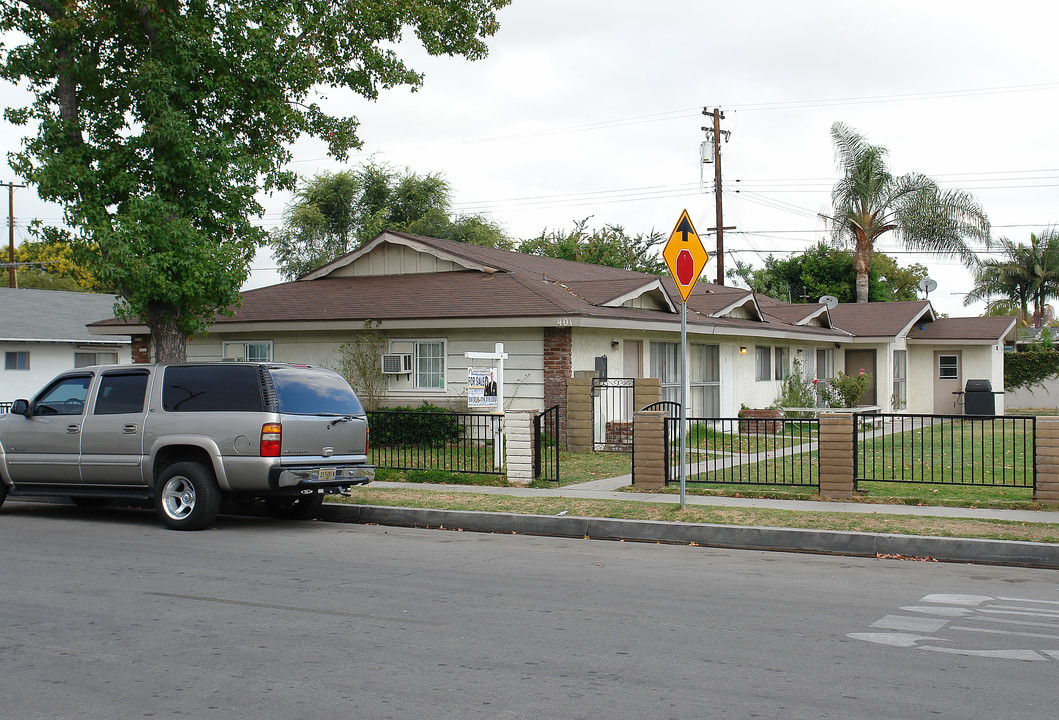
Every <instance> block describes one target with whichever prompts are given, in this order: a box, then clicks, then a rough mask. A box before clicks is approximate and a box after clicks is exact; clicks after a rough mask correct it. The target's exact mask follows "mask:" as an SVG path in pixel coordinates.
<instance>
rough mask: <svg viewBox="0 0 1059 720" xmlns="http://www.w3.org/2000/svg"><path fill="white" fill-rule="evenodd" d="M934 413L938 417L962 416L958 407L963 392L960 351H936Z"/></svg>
mask: <svg viewBox="0 0 1059 720" xmlns="http://www.w3.org/2000/svg"><path fill="white" fill-rule="evenodd" d="M933 372H934V412H935V413H936V414H938V415H960V414H962V413H963V408H961V407H959V406H958V400H957V399H958V398H959V395H954V394H953V393H956V392H959V391H960V390H963V382H962V380H963V356H962V354H961V352H960V351H959V350H945V351H941V350H935V351H934V370H933Z"/></svg>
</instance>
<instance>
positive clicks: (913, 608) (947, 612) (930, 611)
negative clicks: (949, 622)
mask: <svg viewBox="0 0 1059 720" xmlns="http://www.w3.org/2000/svg"><path fill="white" fill-rule="evenodd" d="M900 609H901V610H904V611H905V612H918V613H923V614H924V615H940V616H942V617H966V616H968V615H970V614H972V613H973V612H974V610H971V609H970V608H959V607H929V606H926V605H906V606H904V607H902V608H900Z"/></svg>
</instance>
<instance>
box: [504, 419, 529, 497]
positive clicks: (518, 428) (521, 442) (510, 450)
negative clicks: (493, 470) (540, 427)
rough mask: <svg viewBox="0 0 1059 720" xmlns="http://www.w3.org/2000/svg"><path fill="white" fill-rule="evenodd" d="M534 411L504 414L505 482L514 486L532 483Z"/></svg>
mask: <svg viewBox="0 0 1059 720" xmlns="http://www.w3.org/2000/svg"><path fill="white" fill-rule="evenodd" d="M536 415H537V411H536V410H508V411H506V412H505V413H504V436H505V438H506V440H507V480H508V482H510V483H512V484H514V485H529V484H530V483H531V482H533V480H534V477H533V418H534V417H536Z"/></svg>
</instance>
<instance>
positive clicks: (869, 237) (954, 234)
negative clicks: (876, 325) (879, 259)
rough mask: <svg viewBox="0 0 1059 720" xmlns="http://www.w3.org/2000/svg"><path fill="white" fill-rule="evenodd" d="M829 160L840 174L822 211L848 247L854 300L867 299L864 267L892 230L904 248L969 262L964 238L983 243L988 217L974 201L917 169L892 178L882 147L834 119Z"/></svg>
mask: <svg viewBox="0 0 1059 720" xmlns="http://www.w3.org/2000/svg"><path fill="white" fill-rule="evenodd" d="M831 139H832V141H833V142H834V144H835V159H836V163H837V165H838V169H839V171H840V172H841V174H842V178H841V179H840V180H839V181H838V182H837V183H835V187H834V189H833V190H832V191H831V204H832V214H831V215H830V216H826V219H827V220H828V221H829V223H830V225H831V226H832V229H833V230H834V232H835V234H836V237H838V238H844V239H846V240H848V241H849V242H850V243H851V244H852V246H853V250H854V253H853V270H854V272H855V273H856V276H857V302H868V271H869V269H870V268H871V257H872V252H874V249H875V240H876V239H877V238H878V237H879V236H881V235H883V234H884V233H888V232H891V231H893V232H894V233H895V234H896V235H897V236H898V237H899V238H900V239H901V241H902V242H903V243H904V244H905V246H907V247H909V248H913V249H916V250H927V251H929V252H932V253H935V254H937V255H948V256H952V255H958V256H960V257H961V258H963V260H964V261H965V262H967V263H968V264H971V263H973V262H974V261H975V256H974V253H973V252H972V249H971V248H970V247H968V245H967V239H970V240H980V241H982V242H983V243H985V245H986V246H988V245H989V219H988V218H987V217H986V214H985V211H984V210H983V209H982V207H981V205H979V204H978V201H977V200H975V199H974V197H973V196H971V195H970V194H968V193H965V192H963V191H961V190H941V189H940V188H939V187H938V184H937V183H936V182H935V181H933V180H931V179H930V178H928V177H926V176H924V175H920V174H918V173H909V174H907V175H901V176H899V177H894V176H893V175H891V174H890V171H889V169H888V168H887V167H886V154H887V150H886V148H885V147H882V146H881V145H872V144H871V143H869V142H868V141H867V140H865V138H864V136H863V135H861V134H859V133H858V132H856V131H855V130H853V129H852V128H849V127H846V125H844V124H843V123H840V122H836V123H835V124H834V125H832V126H831Z"/></svg>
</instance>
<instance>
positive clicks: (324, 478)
mask: <svg viewBox="0 0 1059 720" xmlns="http://www.w3.org/2000/svg"><path fill="white" fill-rule="evenodd" d="M316 479H317V480H319V481H320V482H331V481H332V480H334V479H335V469H334V468H320V470H319V472H318V474H317V478H316Z"/></svg>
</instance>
